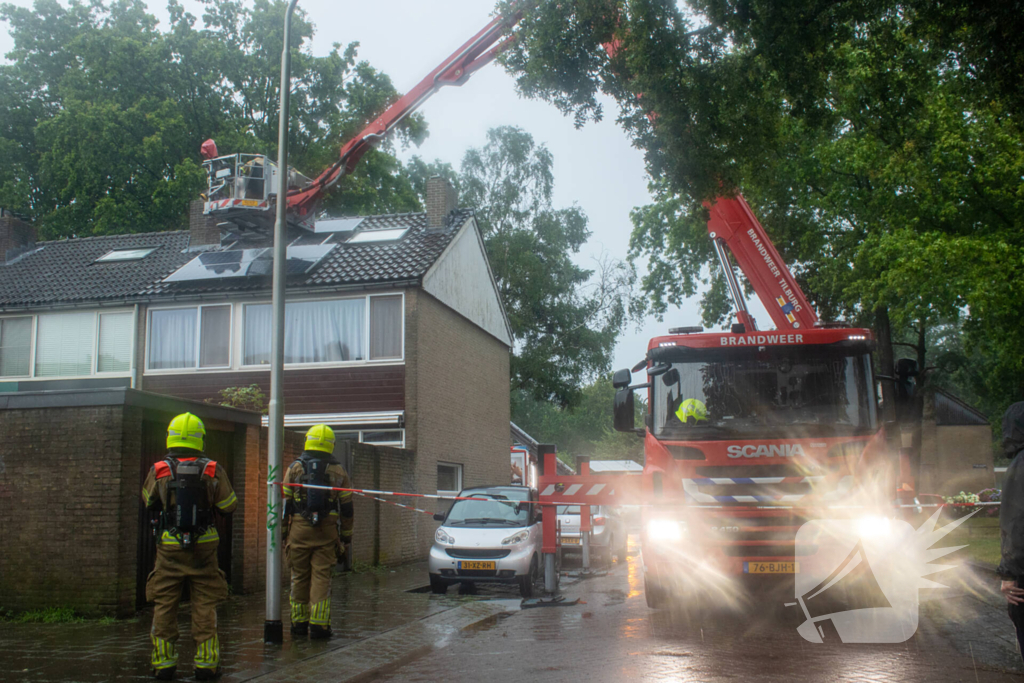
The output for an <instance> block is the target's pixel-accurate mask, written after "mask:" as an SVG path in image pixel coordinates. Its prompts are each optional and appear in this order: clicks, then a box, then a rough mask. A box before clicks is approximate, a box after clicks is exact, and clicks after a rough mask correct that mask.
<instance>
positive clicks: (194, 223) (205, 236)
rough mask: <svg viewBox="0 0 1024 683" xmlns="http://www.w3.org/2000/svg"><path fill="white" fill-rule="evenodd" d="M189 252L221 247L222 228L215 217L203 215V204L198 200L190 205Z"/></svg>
mask: <svg viewBox="0 0 1024 683" xmlns="http://www.w3.org/2000/svg"><path fill="white" fill-rule="evenodd" d="M188 232H189V240H188V248H189V250H192V249H197V248H200V247H208V246H211V245H217V246H220V228H218V227H217V219H216V218H215V217H214V216H206V215H204V214H203V202H202V200H199V199H197V200H196V201H194V202H192V203H191V204H189V205H188Z"/></svg>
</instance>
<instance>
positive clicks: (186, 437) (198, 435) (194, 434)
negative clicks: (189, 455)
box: [167, 413, 206, 451]
mask: <svg viewBox="0 0 1024 683" xmlns="http://www.w3.org/2000/svg"><path fill="white" fill-rule="evenodd" d="M205 438H206V427H205V426H204V425H203V421H202V420H200V419H199V418H198V417H196V416H195V415H193V414H192V413H182V414H181V415H179V416H178V417H176V418H174V419H173V420H171V424H169V425H167V447H168V448H191V449H192V450H195V451H202V450H203V441H204V439H205Z"/></svg>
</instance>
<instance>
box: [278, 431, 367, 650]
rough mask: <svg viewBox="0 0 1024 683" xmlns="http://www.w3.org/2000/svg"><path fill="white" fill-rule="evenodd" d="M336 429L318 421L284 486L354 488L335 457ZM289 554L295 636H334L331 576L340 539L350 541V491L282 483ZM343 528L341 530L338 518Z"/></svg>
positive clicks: (293, 464) (351, 516) (289, 472)
mask: <svg viewBox="0 0 1024 683" xmlns="http://www.w3.org/2000/svg"><path fill="white" fill-rule="evenodd" d="M333 454H334V431H333V430H332V429H331V428H330V427H328V426H327V425H314V426H313V427H311V428H310V429H309V431H308V432H306V447H305V450H304V451H303V453H302V455H301V456H300V457H299V459H298V460H296V461H295V462H293V463H292V465H291V467H289V468H288V471H287V472H286V473H285V476H284V483H285V484H306V485H311V486H323V487H332V488H352V485H351V483H350V482H349V478H348V474H347V473H346V472H345V468H344V467H342V466H341V465H340V464H339V463H338V462H337V461H336V460H334V458H333V457H332V456H333ZM284 497H285V515H284V517H285V519H284V523H285V529H286V532H287V541H286V544H285V555H286V556H287V557H288V564H289V565H290V566H291V571H292V591H291V607H292V626H291V632H292V635H295V636H305V635H307V634H308V635H309V637H310V638H330V637H331V575H332V572H333V569H334V564H335V546H336V544H337V541H338V540H339V537H340V540H341V541H342V542H345V543H348V542H349V541H351V539H352V522H353V514H352V493H351V492H349V491H330V490H326V489H320V488H301V487H292V486H285V487H284ZM339 516H340V519H341V524H340V527H341V531H340V532H339V531H338V526H339V524H338V519H339Z"/></svg>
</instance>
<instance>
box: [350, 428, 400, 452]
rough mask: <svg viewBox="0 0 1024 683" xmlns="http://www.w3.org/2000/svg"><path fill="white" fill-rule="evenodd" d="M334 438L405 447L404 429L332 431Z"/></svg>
mask: <svg viewBox="0 0 1024 683" xmlns="http://www.w3.org/2000/svg"><path fill="white" fill-rule="evenodd" d="M334 438H335V439H336V440H338V441H357V442H359V443H368V444H373V445H374V446H394V447H395V448H404V447H405V430H404V429H386V430H369V429H367V430H362V431H355V430H353V431H349V432H338V431H336V432H334Z"/></svg>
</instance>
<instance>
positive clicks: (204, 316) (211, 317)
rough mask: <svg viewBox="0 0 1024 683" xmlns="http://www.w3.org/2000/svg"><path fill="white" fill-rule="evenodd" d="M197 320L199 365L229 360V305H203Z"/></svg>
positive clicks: (210, 365) (222, 363) (215, 365)
mask: <svg viewBox="0 0 1024 683" xmlns="http://www.w3.org/2000/svg"><path fill="white" fill-rule="evenodd" d="M201 311H202V312H201V314H200V320H199V367H201V368H223V367H226V366H227V365H229V364H230V362H231V306H203V308H202V309H201Z"/></svg>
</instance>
